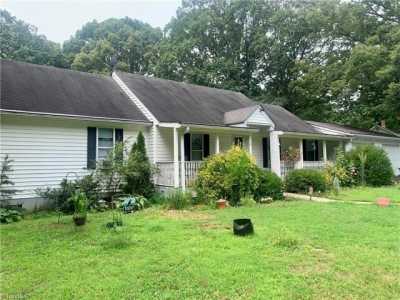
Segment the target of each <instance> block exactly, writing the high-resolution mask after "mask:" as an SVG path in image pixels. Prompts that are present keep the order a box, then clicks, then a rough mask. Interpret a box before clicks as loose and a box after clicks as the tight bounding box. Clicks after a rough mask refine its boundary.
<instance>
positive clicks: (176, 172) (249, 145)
mask: <svg viewBox="0 0 400 300" xmlns="http://www.w3.org/2000/svg"><path fill="white" fill-rule="evenodd" d="M0 83H1V87H0V88H1V99H0V100H1V101H0V103H1V106H0V109H1V128H0V139H1V140H0V142H1V143H0V144H1V149H0V154H1V158H2V157H3V156H4V155H5V154H9V156H10V158H11V159H13V160H14V162H13V169H14V172H13V174H12V176H11V177H12V179H13V180H14V182H15V184H16V185H15V188H16V189H17V190H18V193H17V194H16V195H15V201H21V202H23V203H24V205H25V206H26V207H28V208H32V207H34V206H40V205H41V204H42V201H43V199H40V198H38V196H37V194H36V193H35V190H36V189H37V188H43V187H47V186H50V187H54V186H57V185H58V184H59V183H60V182H61V180H62V179H64V178H69V179H75V178H78V177H81V176H83V175H85V174H89V173H90V172H92V171H93V168H95V165H96V161H97V160H101V159H102V158H104V157H105V155H106V154H107V153H108V151H109V150H110V149H112V147H113V145H114V144H115V143H116V142H118V141H125V142H127V143H132V142H133V141H135V139H136V136H137V133H138V132H139V131H142V132H143V134H144V136H145V138H146V146H147V151H148V156H149V158H150V159H151V161H152V162H153V163H154V164H155V165H156V166H157V167H158V169H159V172H158V174H157V175H156V177H155V182H156V184H157V185H158V186H159V187H160V188H169V187H182V188H185V187H187V186H188V185H190V184H191V183H192V182H193V180H194V179H195V178H196V174H197V171H198V169H199V167H200V165H201V163H202V161H203V160H204V159H205V158H206V157H208V156H210V155H212V154H215V153H219V152H223V151H226V150H228V149H229V148H230V147H231V146H232V145H233V144H236V145H240V146H242V147H244V148H245V149H246V150H248V152H249V153H251V155H253V156H254V158H255V160H256V162H257V164H258V165H259V166H260V167H262V168H268V169H271V170H272V171H274V172H275V173H276V174H278V175H279V176H284V175H285V174H286V173H287V171H288V170H290V169H291V168H322V167H323V166H324V165H325V164H326V163H327V162H328V161H331V160H334V159H335V149H336V148H337V147H343V148H345V149H350V148H351V147H354V146H355V145H358V144H362V143H373V144H376V145H379V146H380V147H383V148H384V149H385V150H386V151H387V153H388V155H389V157H390V158H391V161H392V164H393V167H394V170H395V172H396V174H399V172H400V138H399V137H398V136H396V135H395V134H391V133H390V132H387V131H381V132H375V131H369V130H360V129H355V128H351V127H346V126H340V125H336V124H328V123H320V122H307V121H304V120H302V119H300V118H298V117H297V116H295V115H294V114H292V113H290V112H288V111H287V110H285V109H284V108H282V107H280V106H276V105H270V104H260V103H256V102H254V101H252V100H250V99H249V98H247V97H246V96H244V95H243V94H241V93H237V92H232V91H227V90H221V89H215V88H208V87H203V86H197V85H192V84H187V83H182V82H175V81H170V80H164V79H158V78H149V77H145V76H142V75H136V74H128V73H124V72H119V71H116V72H113V74H112V76H104V75H95V74H88V73H83V72H77V71H72V70H65V69H58V68H55V67H49V66H42V65H33V64H29V63H23V62H16V61H10V60H1V80H0ZM289 148H292V149H298V152H299V154H300V155H299V160H298V161H297V162H296V163H295V164H293V163H289V162H287V161H284V160H283V158H284V155H283V154H284V153H285V151H286V150H288V149H289ZM281 158H282V159H281Z"/></svg>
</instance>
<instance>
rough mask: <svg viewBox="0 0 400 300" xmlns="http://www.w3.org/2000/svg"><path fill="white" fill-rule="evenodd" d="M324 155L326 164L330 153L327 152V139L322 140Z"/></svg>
mask: <svg viewBox="0 0 400 300" xmlns="http://www.w3.org/2000/svg"><path fill="white" fill-rule="evenodd" d="M322 155H323V157H324V164H326V162H327V160H328V154H327V153H326V141H322Z"/></svg>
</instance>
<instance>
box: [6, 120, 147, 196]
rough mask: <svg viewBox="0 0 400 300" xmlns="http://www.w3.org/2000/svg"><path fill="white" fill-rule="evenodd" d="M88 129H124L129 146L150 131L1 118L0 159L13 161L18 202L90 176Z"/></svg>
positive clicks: (94, 123)
mask: <svg viewBox="0 0 400 300" xmlns="http://www.w3.org/2000/svg"><path fill="white" fill-rule="evenodd" d="M88 126H92V127H108V128H110V127H113V128H124V140H127V141H128V143H129V144H131V143H132V142H133V141H134V140H136V136H137V133H138V131H139V130H142V131H143V132H144V134H145V137H146V128H143V127H142V128H140V127H138V126H134V125H124V124H114V123H107V122H89V121H80V120H65V119H64V120H60V119H52V118H43V117H22V116H19V117H17V116H8V115H1V126H0V147H1V148H0V159H3V158H4V156H5V154H8V155H9V157H10V159H12V160H13V162H12V168H13V170H14V171H13V172H12V173H11V176H10V177H11V179H12V180H13V181H14V183H15V189H17V190H18V193H17V194H16V195H15V197H14V198H34V197H38V195H37V194H36V193H35V189H37V188H45V187H56V186H58V185H59V183H60V182H61V180H62V179H64V178H66V177H68V178H69V179H76V177H81V176H83V175H86V174H88V173H89V170H87V169H86V165H87V127H88ZM139 128H140V129H139Z"/></svg>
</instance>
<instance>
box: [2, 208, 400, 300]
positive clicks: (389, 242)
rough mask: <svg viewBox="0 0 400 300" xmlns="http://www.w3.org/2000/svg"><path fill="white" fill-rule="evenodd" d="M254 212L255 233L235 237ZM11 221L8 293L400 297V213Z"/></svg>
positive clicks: (268, 211)
mask: <svg viewBox="0 0 400 300" xmlns="http://www.w3.org/2000/svg"><path fill="white" fill-rule="evenodd" d="M245 216H246V217H251V218H252V220H253V223H254V226H255V234H254V235H253V236H251V237H236V236H233V235H232V232H231V226H232V219H233V218H238V217H245ZM110 220H111V213H110V212H105V213H97V214H90V215H89V222H88V224H87V225H85V226H84V227H82V228H76V227H74V225H73V224H72V222H71V217H64V218H63V219H62V221H61V224H57V217H56V216H55V215H50V216H42V217H40V218H36V219H34V218H30V219H25V220H23V221H21V222H19V223H15V224H11V225H4V226H1V255H2V257H1V267H0V271H1V294H2V298H3V297H4V298H7V299H8V298H10V299H11V298H16V297H18V298H21V299H22V297H24V298H23V299H28V298H29V299H398V296H399V295H400V281H399V278H400V264H399V263H398V262H399V261H400V208H399V207H387V208H379V207H377V206H375V205H371V206H364V205H351V204H346V203H333V204H321V203H313V202H300V201H299V202H296V201H293V202H276V203H273V204H270V205H263V206H256V207H251V208H229V209H225V210H222V211H221V210H193V211H184V212H176V211H164V210H160V209H156V208H151V209H147V210H145V211H142V212H140V213H137V214H134V215H126V216H124V223H125V225H124V227H123V230H122V231H121V232H114V231H110V230H107V229H106V228H105V223H106V222H109V221H110Z"/></svg>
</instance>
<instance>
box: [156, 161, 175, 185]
mask: <svg viewBox="0 0 400 300" xmlns="http://www.w3.org/2000/svg"><path fill="white" fill-rule="evenodd" d="M156 167H157V172H156V174H155V176H154V182H155V184H157V185H163V186H174V162H173V161H162V162H160V161H159V162H157V163H156Z"/></svg>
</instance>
